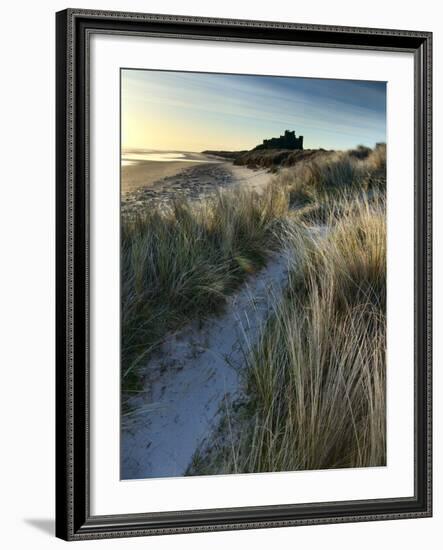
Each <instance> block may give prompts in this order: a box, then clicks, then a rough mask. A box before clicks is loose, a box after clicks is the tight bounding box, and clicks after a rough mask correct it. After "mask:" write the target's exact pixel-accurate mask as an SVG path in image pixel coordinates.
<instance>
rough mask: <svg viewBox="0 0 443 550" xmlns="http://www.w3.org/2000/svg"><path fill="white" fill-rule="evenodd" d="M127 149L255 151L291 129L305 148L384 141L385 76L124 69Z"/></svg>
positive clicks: (349, 146)
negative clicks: (381, 78)
mask: <svg viewBox="0 0 443 550" xmlns="http://www.w3.org/2000/svg"><path fill="white" fill-rule="evenodd" d="M121 76H122V78H121V82H122V115H121V116H122V147H123V149H156V150H171V151H174V150H176V151H203V150H205V149H214V150H242V149H251V148H253V147H255V146H256V145H258V144H259V143H261V142H262V140H263V139H266V138H270V137H277V136H279V135H280V134H282V133H283V132H284V131H285V130H286V129H288V130H295V133H296V135H297V136H298V135H303V136H304V147H305V149H311V148H312V149H314V148H319V147H323V148H325V149H349V148H352V147H355V146H357V145H360V144H362V145H367V146H369V147H373V146H374V145H375V143H377V142H384V141H386V84H385V83H384V82H368V81H351V80H325V79H310V78H295V77H270V76H253V75H228V74H216V73H213V74H211V73H185V72H171V71H151V70H132V69H123V70H122V75H121Z"/></svg>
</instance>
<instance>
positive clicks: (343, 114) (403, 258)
mask: <svg viewBox="0 0 443 550" xmlns="http://www.w3.org/2000/svg"><path fill="white" fill-rule="evenodd" d="M431 40H432V36H431V33H428V32H418V31H400V30H387V29H366V28H348V27H346V28H345V27H335V26H334V27H328V26H319V25H304V24H303V25H300V24H296V23H276V22H263V21H260V22H259V21H238V20H224V19H205V18H198V17H186V16H169V15H148V14H139V13H120V12H118V13H117V12H101V11H91V10H77V9H69V10H65V11H63V12H59V13H57V38H56V46H57V55H56V58H57V59H56V62H57V106H56V109H57V151H56V158H57V167H56V175H57V182H56V184H57V277H56V279H57V312H56V315H57V338H56V340H57V349H56V357H57V361H56V362H57V376H56V378H57V397H56V403H57V444H56V452H57V457H56V465H57V479H56V482H57V483H56V484H57V494H56V500H57V502H56V511H57V519H56V531H57V536H59V537H61V538H63V539H67V540H81V539H88V538H103V537H122V536H140V535H157V534H171V533H186V532H197V531H210V530H211V531H215V530H227V529H251V528H265V527H277V526H291V525H294V526H296V525H315V524H321V523H333V522H346V521H353V522H358V521H372V520H382V519H387V520H388V519H401V518H420V517H427V516H430V515H431V507H432V506H431V505H432V496H431V495H432V478H431V325H432V323H431V256H432V250H431V140H432V134H431V90H432V86H431Z"/></svg>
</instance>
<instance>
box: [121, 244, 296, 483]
mask: <svg viewBox="0 0 443 550" xmlns="http://www.w3.org/2000/svg"><path fill="white" fill-rule="evenodd" d="M287 269H288V258H287V255H286V254H283V253H281V254H279V255H276V256H275V257H274V258H272V259H271V261H270V262H269V264H268V266H267V267H265V268H264V269H262V270H261V271H260V272H259V273H257V274H256V275H255V276H253V277H251V278H250V279H249V280H248V282H247V283H246V284H245V285H244V286H243V287H242V289H241V290H240V291H239V292H238V293H237V294H235V295H233V296H231V297H230V299H229V301H228V303H227V306H226V308H225V312H224V314H222V315H221V316H219V317H214V318H211V319H208V320H206V321H205V322H204V325H203V326H202V327H199V326H198V322H194V323H191V324H189V325H188V326H186V327H185V328H184V329H182V330H181V331H179V332H176V333H174V334H170V335H168V337H167V338H166V339H165V341H164V343H163V345H162V348H161V349H160V351H159V353H158V354H157V355H156V357H153V358H152V359H151V360H150V362H149V364H148V365H147V366H146V369H149V376H146V377H145V382H144V389H145V391H144V393H142V394H141V395H139V396H137V397H135V398H133V399H132V402H131V406H132V412H131V413H130V415H128V416H127V417H124V418H123V422H122V431H121V478H122V479H136V478H139V479H140V478H147V477H151V478H152V477H164V476H168V477H169V476H181V475H183V474H184V472H185V471H186V469H187V467H188V466H189V464H190V462H191V460H192V457H193V454H194V452H195V451H196V449H197V447H198V445H199V443H200V442H201V441H202V440H203V439H204V438H205V436H207V435H208V434H209V433H210V431H211V430H212V429H213V428H214V427H215V423H216V420H217V417H218V415H217V413H218V411H219V410H220V407H223V405H224V403H226V402H229V400H230V398H232V396H233V395H234V394H236V392H237V391H238V389H239V385H240V370H241V368H242V366H243V365H244V357H243V351H244V345H245V344H244V343H245V336H246V337H247V340H248V342H251V343H254V342H255V341H256V340H257V338H258V335H259V331H260V327H262V326H263V323H264V321H265V320H266V318H267V317H268V315H269V312H270V311H271V309H272V305H273V304H274V305H275V304H276V303H277V302H278V299H279V296H280V295H281V292H282V289H283V288H284V286H285V284H286V280H287ZM242 343H243V344H242ZM242 345H243V349H242Z"/></svg>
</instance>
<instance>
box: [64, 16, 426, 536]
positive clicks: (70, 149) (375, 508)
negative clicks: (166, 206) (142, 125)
mask: <svg viewBox="0 0 443 550" xmlns="http://www.w3.org/2000/svg"><path fill="white" fill-rule="evenodd" d="M56 23H57V35H56V67H57V90H56V92H57V93H56V97H57V105H56V115H57V122H56V124H57V127H56V133H57V149H56V163H57V165H56V180H57V181H56V185H57V192H56V196H57V203H56V209H57V217H56V224H57V227H56V229H57V240H56V253H57V261H56V266H57V275H56V293H57V296H56V298H57V306H56V325H57V334H56V390H57V396H56V408H57V411H56V413H57V419H56V435H57V442H56V468H57V471H56V516H57V517H56V534H57V536H58V537H60V538H62V539H66V540H82V539H90V538H104V537H124V536H140V535H157V534H172V533H186V532H197V531H218V530H228V529H252V528H266V527H278V526H291V525H316V524H324V523H337V522H356V521H373V520H383V519H405V518H420V517H428V516H430V515H431V513H432V512H431V509H432V464H431V460H432V448H431V435H432V432H431V427H432V425H431V422H432V420H431V327H432V323H431V315H432V306H431V260H432V240H431V169H432V165H431V146H432V143H431V142H432V126H431V112H432V107H431V94H432V82H431V78H432V76H431V69H432V61H431V55H432V34H431V33H429V32H415V31H402V30H387V29H368V28H350V27H335V26H333V27H332V26H331V27H329V26H319V25H305V24H292V23H277V22H262V21H260V22H258V21H243V20H226V19H206V18H197V17H186V16H170V15H147V14H139V13H120V12H103V11H92V10H79V9H69V10H65V11H62V12H59V13H57V16H56ZM94 33H102V34H103V33H105V34H123V35H139V36H142V35H146V36H159V37H161V36H167V37H176V38H178V37H180V38H187V39H193V40H198V39H200V40H201V39H205V40H219V41H239V42H256V43H267V44H286V45H294V46H297V45H303V46H314V47H324V48H351V49H368V50H381V51H396V52H397V51H399V52H411V53H413V54H414V66H415V74H414V80H415V98H414V104H415V136H414V139H415V175H414V178H415V206H414V209H415V213H414V218H415V258H414V261H415V319H414V323H415V341H414V347H415V397H414V398H415V402H414V408H415V433H414V442H415V461H414V468H415V471H414V476H415V492H414V496H413V497H410V498H389V499H377V500H362V501H345V502H321V503H315V504H296V505H272V506H270V505H267V506H261V505H260V503H257V506H254V507H241V508H230V509H210V510H196V511H175V512H161V513H160V512H157V513H152V512H151V513H150V512H146V513H144V514H117V515H113V516H92V515H91V512H90V505H89V498H90V489H89V476H90V471H89V406H90V404H89V377H90V371H89V332H88V322H89V312H88V303H89V286H88V281H89V251H88V243H89V206H88V193H89V119H88V117H89V74H88V71H89V58H88V56H89V40H90V37H91V35H92V34H94Z"/></svg>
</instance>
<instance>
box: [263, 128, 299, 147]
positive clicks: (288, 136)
mask: <svg viewBox="0 0 443 550" xmlns="http://www.w3.org/2000/svg"><path fill="white" fill-rule="evenodd" d="M255 149H303V136H299V137H296V135H295V132H290V131H289V130H286V131H285V133H284V135H283V136H280V137H279V138H271V139H264V140H263V143H262V144H261V145H257V147H255Z"/></svg>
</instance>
